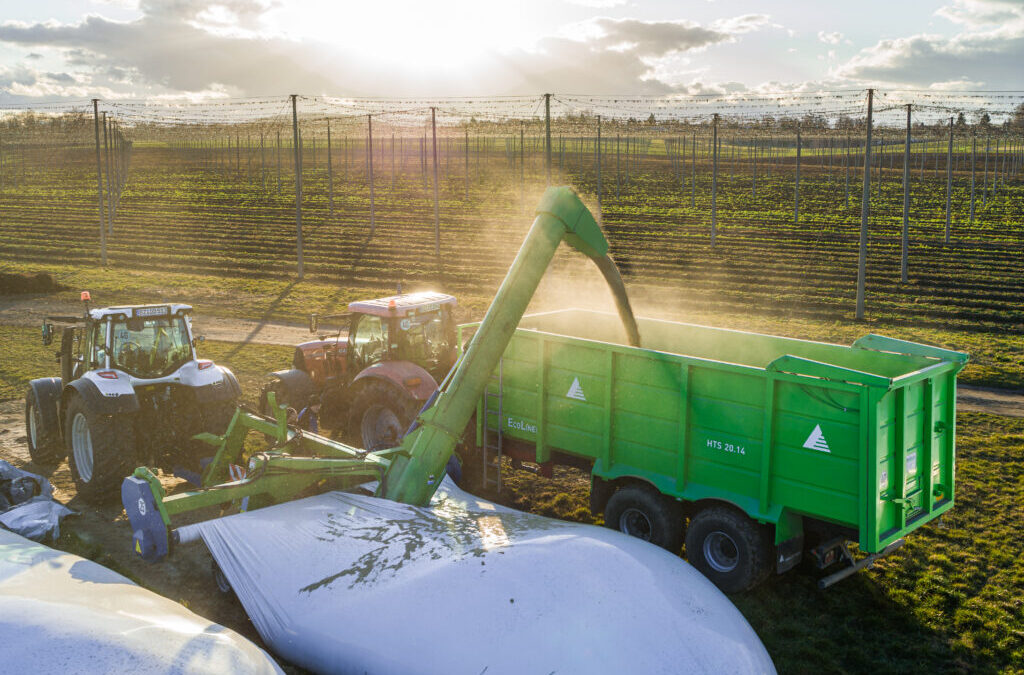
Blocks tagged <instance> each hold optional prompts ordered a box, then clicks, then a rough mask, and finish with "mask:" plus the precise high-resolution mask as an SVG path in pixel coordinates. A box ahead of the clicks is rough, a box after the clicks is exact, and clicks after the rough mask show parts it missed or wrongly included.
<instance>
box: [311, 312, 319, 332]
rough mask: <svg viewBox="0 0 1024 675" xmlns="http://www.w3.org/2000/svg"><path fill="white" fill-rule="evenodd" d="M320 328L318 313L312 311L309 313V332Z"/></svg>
mask: <svg viewBox="0 0 1024 675" xmlns="http://www.w3.org/2000/svg"><path fill="white" fill-rule="evenodd" d="M318 328H320V315H319V314H317V313H316V312H313V313H312V314H310V315H309V332H310V333H315V332H316V331H317V329H318Z"/></svg>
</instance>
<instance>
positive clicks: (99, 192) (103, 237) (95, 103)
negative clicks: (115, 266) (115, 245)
mask: <svg viewBox="0 0 1024 675" xmlns="http://www.w3.org/2000/svg"><path fill="white" fill-rule="evenodd" d="M99 110H100V100H99V99H98V98H94V99H93V100H92V124H93V131H94V134H95V136H96V198H97V200H98V202H99V209H100V264H101V265H103V266H104V267H106V266H107V228H106V222H105V218H104V217H103V163H102V161H101V159H100V112H99Z"/></svg>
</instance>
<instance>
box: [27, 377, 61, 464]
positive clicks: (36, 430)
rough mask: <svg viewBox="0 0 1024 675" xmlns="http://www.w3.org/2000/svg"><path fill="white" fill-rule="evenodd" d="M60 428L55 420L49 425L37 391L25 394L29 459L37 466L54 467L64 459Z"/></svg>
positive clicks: (31, 390) (30, 390)
mask: <svg viewBox="0 0 1024 675" xmlns="http://www.w3.org/2000/svg"><path fill="white" fill-rule="evenodd" d="M55 414H56V413H54V415H55ZM59 426H60V423H59V422H57V423H54V421H53V420H51V421H50V423H49V424H47V422H46V417H45V416H44V415H43V410H42V407H41V406H40V401H39V394H38V393H36V390H35V389H29V390H28V392H27V393H26V394H25V437H26V439H27V440H28V454H29V457H31V458H32V463H33V464H35V465H36V466H40V467H53V466H56V465H58V464H60V461H61V460H62V459H64V454H65V453H64V446H63V444H62V443H61V442H60V429H59V428H58V427H59Z"/></svg>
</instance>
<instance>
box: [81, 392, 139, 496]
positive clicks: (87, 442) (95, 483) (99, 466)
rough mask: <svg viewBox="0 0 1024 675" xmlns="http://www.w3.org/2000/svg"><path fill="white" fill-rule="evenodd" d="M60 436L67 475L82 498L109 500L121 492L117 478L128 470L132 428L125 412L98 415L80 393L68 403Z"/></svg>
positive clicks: (131, 452) (119, 480) (132, 448)
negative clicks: (69, 468) (66, 465)
mask: <svg viewBox="0 0 1024 675" xmlns="http://www.w3.org/2000/svg"><path fill="white" fill-rule="evenodd" d="M64 420H65V426H64V439H65V442H66V444H67V449H68V464H69V465H70V467H71V477H72V478H73V479H74V480H75V487H76V488H77V490H78V494H79V495H81V497H82V499H84V500H85V501H87V502H92V503H102V502H106V501H110V500H112V499H114V498H116V497H119V496H120V494H121V491H120V485H121V481H122V480H123V479H124V477H125V476H127V475H128V474H129V473H130V472H131V459H132V457H133V454H134V436H135V434H134V430H133V428H132V427H133V425H132V419H131V418H130V417H129V416H127V415H100V414H97V413H95V412H93V411H92V410H91V409H90V408H89V406H88V405H87V404H86V402H85V400H84V399H82V397H80V396H75V397H74V398H72V399H71V401H70V402H69V403H68V407H67V414H66V415H65V418H64Z"/></svg>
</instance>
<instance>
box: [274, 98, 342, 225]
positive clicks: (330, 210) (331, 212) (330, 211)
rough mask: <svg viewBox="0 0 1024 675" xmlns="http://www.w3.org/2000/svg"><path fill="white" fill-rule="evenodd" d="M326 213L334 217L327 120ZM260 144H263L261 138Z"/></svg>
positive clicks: (329, 139)
mask: <svg viewBox="0 0 1024 675" xmlns="http://www.w3.org/2000/svg"><path fill="white" fill-rule="evenodd" d="M326 122H327V213H328V215H329V216H330V217H331V218H333V217H334V161H333V160H332V159H331V119H330V118H327V120H326ZM260 143H261V144H262V143H263V138H262V136H261V137H260Z"/></svg>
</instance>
